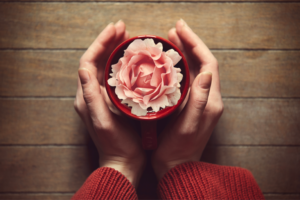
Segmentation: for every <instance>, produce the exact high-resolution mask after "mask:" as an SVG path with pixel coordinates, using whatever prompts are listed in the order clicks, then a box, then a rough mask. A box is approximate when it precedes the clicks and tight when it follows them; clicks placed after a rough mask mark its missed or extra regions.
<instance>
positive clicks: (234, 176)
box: [158, 162, 264, 199]
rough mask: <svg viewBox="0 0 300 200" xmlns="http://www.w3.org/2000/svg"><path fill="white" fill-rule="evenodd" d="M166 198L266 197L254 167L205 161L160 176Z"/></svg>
mask: <svg viewBox="0 0 300 200" xmlns="http://www.w3.org/2000/svg"><path fill="white" fill-rule="evenodd" d="M158 193H159V195H160V197H161V198H162V199H264V197H263V194H262V192H261V190H260V189H259V187H258V185H257V183H256V181H255V180H254V178H253V176H252V174H251V172H250V171H248V170H246V169H243V168H240V167H228V166H220V165H215V164H209V163H204V162H189V163H184V164H181V165H178V166H176V167H174V168H172V169H171V170H169V171H168V172H167V173H166V174H165V175H164V177H163V178H162V179H161V180H160V182H159V185H158Z"/></svg>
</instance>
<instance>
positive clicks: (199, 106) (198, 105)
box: [192, 96, 207, 111]
mask: <svg viewBox="0 0 300 200" xmlns="http://www.w3.org/2000/svg"><path fill="white" fill-rule="evenodd" d="M206 104H207V98H204V97H201V96H200V97H198V98H195V99H194V101H193V104H192V105H193V107H194V108H195V109H196V110H199V111H203V110H204V109H205V106H206Z"/></svg>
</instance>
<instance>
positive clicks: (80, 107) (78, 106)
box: [74, 97, 85, 114]
mask: <svg viewBox="0 0 300 200" xmlns="http://www.w3.org/2000/svg"><path fill="white" fill-rule="evenodd" d="M74 109H75V111H76V112H77V113H78V114H81V113H83V112H84V109H85V103H84V102H82V101H80V100H78V98H77V97H76V99H75V100H74Z"/></svg>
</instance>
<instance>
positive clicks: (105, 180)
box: [72, 167, 137, 200]
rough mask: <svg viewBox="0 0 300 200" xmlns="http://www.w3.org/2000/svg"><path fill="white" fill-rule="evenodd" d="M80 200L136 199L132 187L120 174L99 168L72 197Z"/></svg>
mask: <svg viewBox="0 0 300 200" xmlns="http://www.w3.org/2000/svg"><path fill="white" fill-rule="evenodd" d="M81 199H137V194H136V191H135V188H134V186H133V185H132V184H131V183H130V182H129V180H128V179H127V178H126V177H125V176H124V175H123V174H121V173H120V172H118V171H116V170H114V169H112V168H109V167H101V168H98V169H97V170H95V171H94V172H93V173H92V174H91V175H90V176H89V177H88V178H87V180H86V181H85V182H84V184H83V185H82V186H81V188H80V189H79V190H78V191H77V192H76V193H75V195H74V196H73V197H72V200H81Z"/></svg>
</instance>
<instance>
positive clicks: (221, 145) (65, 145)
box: [0, 144, 300, 148]
mask: <svg viewBox="0 0 300 200" xmlns="http://www.w3.org/2000/svg"><path fill="white" fill-rule="evenodd" d="M87 146H88V144H0V147H15V148H24V147H38V148H61V147H62V148H77V147H87ZM206 147H236V148H248V147H265V148H268V147H271V148H282V147H300V145H280V144H279V145H278V144H276V145H269V144H267V145H261V144H260V145H255V144H253V145H251V144H250V145H249V144H247V145H243V144H208V145H206Z"/></svg>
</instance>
